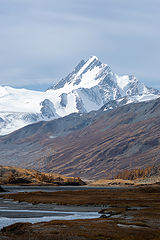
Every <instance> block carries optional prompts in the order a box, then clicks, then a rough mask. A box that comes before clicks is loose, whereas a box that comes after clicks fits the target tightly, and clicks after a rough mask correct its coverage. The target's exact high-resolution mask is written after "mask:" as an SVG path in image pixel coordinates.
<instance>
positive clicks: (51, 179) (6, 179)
mask: <svg viewBox="0 0 160 240" xmlns="http://www.w3.org/2000/svg"><path fill="white" fill-rule="evenodd" d="M0 184H1V185H3V184H30V185H33V184H35V185H39V184H40V185H43V184H45V185H46V184H53V185H84V184H85V183H84V182H83V181H82V180H81V179H80V178H71V177H65V176H62V175H60V174H55V173H42V172H39V171H35V170H29V169H23V168H16V167H4V166H0Z"/></svg>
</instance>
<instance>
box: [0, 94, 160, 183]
mask: <svg viewBox="0 0 160 240" xmlns="http://www.w3.org/2000/svg"><path fill="white" fill-rule="evenodd" d="M113 105H114V104H113ZM106 109H107V106H106V105H104V106H103V107H102V108H101V109H100V110H99V111H95V112H90V113H88V114H87V113H86V114H71V115H69V116H67V117H64V118H60V119H57V120H53V121H50V122H40V123H37V124H33V125H30V126H27V127H25V128H22V129H20V130H18V131H16V132H14V133H12V134H10V135H8V136H5V137H1V138H0V151H1V157H0V164H4V162H5V164H6V165H16V166H21V167H27V168H33V169H39V170H43V171H48V172H50V171H54V172H57V173H60V174H65V175H67V176H73V177H74V176H79V177H82V178H83V179H100V178H105V177H114V176H115V175H117V173H118V172H119V171H121V170H124V169H134V168H144V167H148V166H151V165H154V164H155V163H160V152H159V149H160V99H156V100H152V101H148V102H141V103H131V104H127V105H124V106H120V107H118V106H116V108H115V109H114V106H113V107H112V110H107V111H106Z"/></svg>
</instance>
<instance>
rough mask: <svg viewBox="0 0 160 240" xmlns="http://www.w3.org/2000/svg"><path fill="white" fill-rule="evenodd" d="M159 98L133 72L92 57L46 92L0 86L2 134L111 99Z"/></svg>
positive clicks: (91, 107) (95, 108)
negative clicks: (123, 72)
mask: <svg viewBox="0 0 160 240" xmlns="http://www.w3.org/2000/svg"><path fill="white" fill-rule="evenodd" d="M158 97H160V92H159V91H158V90H155V89H153V88H148V87H146V86H145V85H144V84H143V83H141V82H140V81H139V80H137V79H136V77H134V76H133V75H130V76H127V75H125V76H118V75H117V74H115V73H113V72H112V70H111V69H110V67H109V66H108V65H107V64H104V63H101V62H100V61H99V60H98V58H97V57H95V56H92V57H91V58H89V59H88V60H87V61H84V60H82V61H81V62H80V63H79V64H78V65H77V66H76V68H75V69H74V70H73V72H72V73H70V74H69V75H68V76H67V77H65V78H63V79H62V80H61V81H60V82H59V83H58V84H57V85H55V86H53V87H50V89H48V90H47V91H45V92H40V91H31V90H27V89H15V88H12V87H8V86H0V135H5V134H8V133H11V132H13V131H15V130H17V129H19V128H21V127H24V126H26V125H28V124H31V123H34V122H37V121H42V120H44V121H48V120H52V119H55V118H59V117H63V116H66V115H68V114H70V113H73V112H80V113H84V112H89V111H92V110H98V109H99V108H100V107H102V106H103V105H104V104H105V103H108V102H109V101H111V100H117V101H119V100H121V99H123V98H127V102H126V104H127V103H131V102H139V101H149V100H152V99H155V98H158ZM110 109H111V107H110Z"/></svg>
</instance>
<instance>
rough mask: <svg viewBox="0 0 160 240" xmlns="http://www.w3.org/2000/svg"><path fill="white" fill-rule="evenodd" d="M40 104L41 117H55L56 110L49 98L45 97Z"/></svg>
mask: <svg viewBox="0 0 160 240" xmlns="http://www.w3.org/2000/svg"><path fill="white" fill-rule="evenodd" d="M41 106H42V108H41V112H42V116H43V117H46V118H48V119H50V118H54V117H55V112H56V111H55V108H54V104H53V103H52V102H51V101H50V100H49V99H45V100H44V101H43V102H41Z"/></svg>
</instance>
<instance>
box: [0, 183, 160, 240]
mask: <svg viewBox="0 0 160 240" xmlns="http://www.w3.org/2000/svg"><path fill="white" fill-rule="evenodd" d="M3 198H4V199H14V200H15V201H18V202H19V203H22V202H28V203H30V204H31V203H32V204H33V205H35V206H36V205H39V204H43V205H45V204H46V205H47V204H54V205H55V206H56V205H57V206H65V207H66V208H72V207H74V209H76V208H77V209H78V208H80V207H84V208H85V207H86V208H87V207H88V208H90V210H94V209H96V208H97V207H98V208H97V211H99V212H100V216H101V217H100V218H95V219H78V220H71V221H69V220H58V221H57V220H54V221H49V222H42V223H35V224H31V223H16V224H14V225H11V226H8V227H5V228H3V229H2V230H1V232H0V239H7V240H11V239H13V240H14V239H16V240H19V239H23V240H25V239H31V240H32V239H41V240H43V239H45V240H50V239H66V240H67V239H93V240H94V239H98V240H99V239H107V240H134V239H135V240H142V239H144V240H145V239H147V240H152V239H154V240H159V239H160V186H159V185H156V186H145V187H137V188H126V189H100V190H98V189H95V190H81V191H63V192H54V193H53V192H52V193H51V192H50V193H43V192H30V193H17V194H11V195H9V194H5V195H3ZM99 209H100V210H99Z"/></svg>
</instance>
